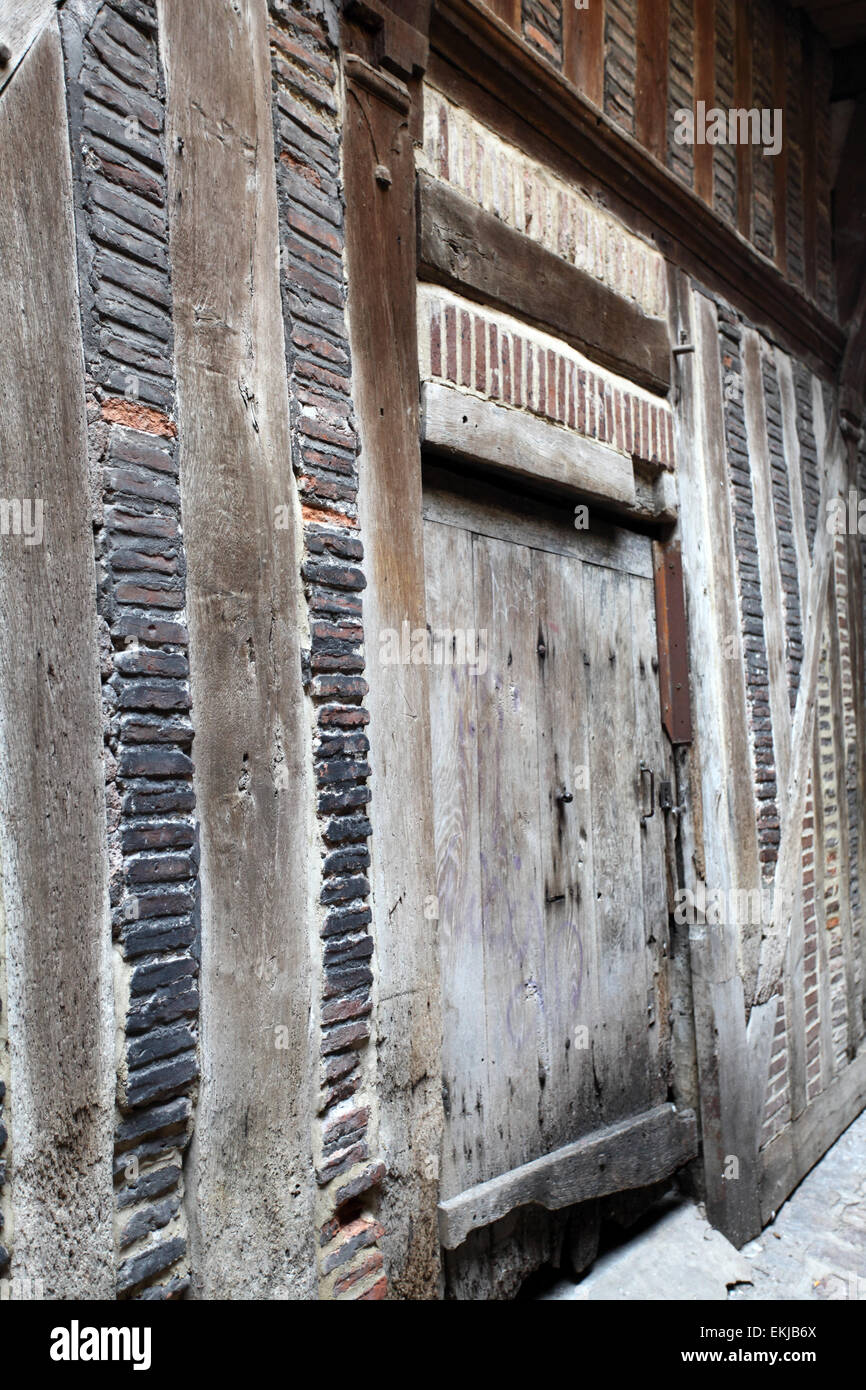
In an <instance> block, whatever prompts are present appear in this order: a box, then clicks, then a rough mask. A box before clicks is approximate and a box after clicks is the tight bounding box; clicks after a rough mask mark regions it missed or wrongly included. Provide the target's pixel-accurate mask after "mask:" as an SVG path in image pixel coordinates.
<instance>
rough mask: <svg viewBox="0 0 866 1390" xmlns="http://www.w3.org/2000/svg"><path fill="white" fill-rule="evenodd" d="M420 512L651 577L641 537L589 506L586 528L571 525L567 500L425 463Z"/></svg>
mask: <svg viewBox="0 0 866 1390" xmlns="http://www.w3.org/2000/svg"><path fill="white" fill-rule="evenodd" d="M425 479H426V483H425V488H424V516H425V518H429V519H430V520H431V521H440V522H442V524H443V525H445V526H468V527H469V528H470V529H471V530H473V531H475V532H476V533H477V534H478V535H480V536H491V537H495V538H497V539H499V540H510V541H516V542H517V543H518V544H520V545H528V546H532V547H533V548H535V549H538V550H549V551H551V552H553V553H554V554H557V555H573V556H575V558H577V559H579V560H585V561H587V562H588V563H590V564H593V565H604V566H607V567H609V568H611V569H617V570H624V571H626V572H627V573H629V574H636V575H639V576H641V577H642V578H644V579H648V578H651V577H652V556H651V552H650V548H649V545H648V544H647V540H646V537H645V536H640V535H638V534H636V533H635V532H633V531H626V530H624V529H623V528H621V527H618V526H613V525H611V524H610V523H609V522H608V521H606V520H603V519H602V518H601V517H599V516H598V515H597V514H596V512H595V509H590V511H589V516H588V517H587V518H586V519H587V523H588V525H587V528H586V529H578V528H576V527H575V525H574V513H573V508H572V506H571V503H567V504H566V505H565V506H562V507H557V506H555V505H551V504H550V503H545V502H542V501H539V500H538V499H537V498H534V497H520V499H519V511H515V497H514V494H513V493H509V492H508V491H506V490H505V489H504V488H501V487H497V486H496V485H495V484H491V483H488V482H486V481H485V482H481V481H479V480H478V479H477V478H474V477H469V476H465V475H462V474H452V473H450V472H448V471H446V470H444V469H439V468H435V467H432V466H427V467H425Z"/></svg>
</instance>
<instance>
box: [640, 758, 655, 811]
mask: <svg viewBox="0 0 866 1390" xmlns="http://www.w3.org/2000/svg"><path fill="white" fill-rule="evenodd" d="M645 772H648V773H649V779H650V784H649V810H648V811H644V812H643V814H642V815H641V818H640V823H641V825H646V823H647V821H648V820H652V818H653V816H654V815H655V813H656V807H655V801H656V775H655V772H654V771H653V769H652V768H651V767H648V766H647V764H646V763H645V762H644V761H643V760H641V765H640V779H641V790H643V775H644V773H645Z"/></svg>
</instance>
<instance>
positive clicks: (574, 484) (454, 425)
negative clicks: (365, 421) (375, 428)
mask: <svg viewBox="0 0 866 1390" xmlns="http://www.w3.org/2000/svg"><path fill="white" fill-rule="evenodd" d="M422 438H423V440H424V443H425V444H430V445H433V446H434V447H436V448H438V449H441V450H442V451H443V452H444V453H447V454H454V455H456V456H457V457H459V458H468V459H476V460H479V461H480V462H483V463H488V464H491V465H493V466H495V467H497V468H500V469H502V470H504V471H505V472H507V473H509V474H511V475H512V476H514V477H515V478H522V479H527V480H529V481H532V480H535V481H542V482H549V483H553V484H555V485H556V486H558V487H562V488H568V489H570V490H573V491H575V492H578V493H581V494H584V495H586V496H587V497H589V498H593V499H598V500H600V501H609V502H618V503H621V504H624V505H626V506H627V505H630V504H633V503H634V502H635V485H634V469H633V467H632V461H631V458H630V457H629V455H628V454H621V453H619V452H618V450H616V449H612V448H610V446H609V445H607V444H599V443H598V441H597V440H594V439H584V437H583V436H582V435H579V434H575V432H574V431H573V430H567V429H563V428H561V427H560V426H559V425H552V424H548V422H547V421H546V420H539V419H538V418H537V417H536V416H534V415H529V414H527V413H526V412H525V411H520V410H509V409H507V408H506V407H505V406H503V405H497V404H496V403H495V402H494V401H487V400H481V399H480V398H479V397H478V396H469V395H467V394H466V393H465V392H464V391H457V390H455V389H454V388H453V387H451V386H443V385H441V384H440V383H439V382H434V381H428V382H425V383H424V386H423V387H422Z"/></svg>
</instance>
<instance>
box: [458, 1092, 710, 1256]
mask: <svg viewBox="0 0 866 1390" xmlns="http://www.w3.org/2000/svg"><path fill="white" fill-rule="evenodd" d="M696 1153H697V1127H696V1123H695V1117H694V1114H693V1113H692V1112H691V1111H690V1110H682V1111H679V1112H678V1111H676V1110H675V1109H674V1107H673V1106H672V1105H660V1106H657V1107H656V1108H655V1109H654V1110H649V1111H646V1112H644V1113H643V1114H641V1115H638V1116H636V1117H633V1118H631V1119H627V1120H622V1121H620V1122H619V1123H618V1124H613V1125H609V1126H608V1127H606V1128H605V1129H603V1130H601V1131H597V1132H596V1133H595V1134H592V1135H590V1136H589V1137H588V1138H586V1139H581V1140H578V1141H577V1142H576V1143H574V1144H568V1145H566V1146H564V1147H563V1148H561V1149H557V1150H556V1151H555V1152H554V1153H551V1154H547V1155H545V1157H544V1158H539V1159H536V1160H535V1161H534V1162H532V1163H527V1164H525V1165H523V1166H521V1167H520V1168H517V1169H515V1170H513V1171H512V1172H510V1173H503V1174H502V1175H501V1176H500V1177H498V1178H494V1179H492V1180H491V1181H490V1182H486V1183H479V1185H478V1186H477V1187H474V1188H470V1189H469V1191H468V1192H463V1193H461V1194H460V1196H459V1197H453V1198H451V1199H450V1200H449V1201H447V1202H441V1203H440V1204H439V1233H440V1238H441V1240H442V1244H443V1246H444V1247H445V1249H446V1250H454V1249H456V1248H457V1246H458V1245H461V1244H462V1243H463V1241H464V1240H465V1239H466V1237H467V1236H468V1235H469V1232H470V1231H473V1230H477V1229H478V1227H480V1226H489V1225H490V1223H491V1222H493V1221H496V1220H498V1219H499V1218H500V1217H502V1216H505V1215H507V1214H508V1212H510V1211H514V1210H515V1208H517V1207H521V1206H526V1205H527V1204H529V1203H533V1202H534V1203H537V1204H538V1205H539V1206H543V1207H546V1208H547V1209H548V1210H549V1211H558V1210H559V1209H560V1208H561V1207H566V1206H570V1205H572V1204H574V1203H576V1202H585V1201H588V1200H590V1199H591V1198H593V1197H602V1196H605V1195H607V1194H608V1193H611V1192H620V1191H625V1190H629V1189H631V1188H635V1187H644V1186H646V1185H647V1184H648V1183H650V1182H654V1181H656V1180H657V1179H660V1178H665V1177H669V1176H670V1174H671V1173H674V1172H676V1170H677V1168H679V1167H681V1166H682V1165H683V1164H684V1163H687V1162H688V1161H689V1159H690V1158H694V1156H695V1154H696Z"/></svg>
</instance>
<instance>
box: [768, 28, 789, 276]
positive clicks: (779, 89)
mask: <svg viewBox="0 0 866 1390" xmlns="http://www.w3.org/2000/svg"><path fill="white" fill-rule="evenodd" d="M786 27H787V15H786V12H785V10H783V9H782V7H781V5H777V6H776V8H775V10H774V11H773V55H772V61H773V74H772V81H773V106H774V107H775V108H776V109H777V110H780V111H786V110H787V108H788V102H787V94H788V77H787V62H786V46H787V35H786ZM773 252H774V255H775V258H776V265H777V266H778V267H779V269H780V270H781V272H782V274H783V275H784V274H785V272H786V270H787V267H788V142H787V140H784V139H783V140H782V147H781V149H780V150H779V153H778V154H777V155H776V156H775V158H774V159H773Z"/></svg>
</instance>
